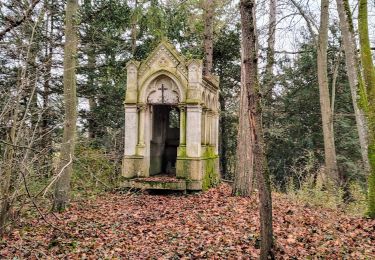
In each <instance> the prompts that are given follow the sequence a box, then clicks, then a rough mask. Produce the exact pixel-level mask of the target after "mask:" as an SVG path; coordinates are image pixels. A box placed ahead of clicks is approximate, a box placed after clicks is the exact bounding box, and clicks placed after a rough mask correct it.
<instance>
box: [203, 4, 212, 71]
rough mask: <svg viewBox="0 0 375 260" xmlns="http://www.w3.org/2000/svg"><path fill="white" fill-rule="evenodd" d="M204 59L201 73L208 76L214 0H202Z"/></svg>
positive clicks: (210, 62) (210, 63) (210, 64)
mask: <svg viewBox="0 0 375 260" xmlns="http://www.w3.org/2000/svg"><path fill="white" fill-rule="evenodd" d="M203 11H204V14H203V21H204V39H203V47H204V59H203V75H205V76H209V75H210V74H211V73H212V64H213V58H212V57H213V37H214V24H213V22H214V21H213V19H214V0H204V10H203Z"/></svg>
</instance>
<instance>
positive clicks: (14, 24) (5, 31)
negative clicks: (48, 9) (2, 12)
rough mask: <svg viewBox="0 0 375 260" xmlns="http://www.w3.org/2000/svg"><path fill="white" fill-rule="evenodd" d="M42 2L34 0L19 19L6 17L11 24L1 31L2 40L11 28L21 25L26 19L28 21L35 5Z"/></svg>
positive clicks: (0, 37) (0, 38)
mask: <svg viewBox="0 0 375 260" xmlns="http://www.w3.org/2000/svg"><path fill="white" fill-rule="evenodd" d="M39 2H40V0H33V1H32V2H31V5H30V6H29V8H28V9H27V10H26V12H25V14H24V15H23V16H22V17H21V18H20V19H18V20H16V21H14V20H12V19H10V18H9V17H6V18H5V19H6V20H7V21H9V23H10V24H9V26H8V27H6V28H5V29H4V30H2V31H0V41H1V40H2V39H3V38H4V36H5V34H6V33H7V32H9V31H11V30H13V29H14V28H16V27H17V26H19V25H21V24H22V23H23V22H24V21H26V20H27V19H28V18H29V17H30V16H31V13H32V12H33V10H34V8H35V6H36V5H37V4H38V3H39Z"/></svg>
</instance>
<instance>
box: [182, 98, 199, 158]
mask: <svg viewBox="0 0 375 260" xmlns="http://www.w3.org/2000/svg"><path fill="white" fill-rule="evenodd" d="M201 116H202V108H201V106H200V105H187V106H186V154H187V156H188V157H200V156H201V129H202V128H201Z"/></svg>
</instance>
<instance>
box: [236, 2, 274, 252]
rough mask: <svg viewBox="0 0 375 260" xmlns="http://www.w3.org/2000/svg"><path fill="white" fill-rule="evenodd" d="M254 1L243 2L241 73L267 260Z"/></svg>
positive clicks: (268, 210)
mask: <svg viewBox="0 0 375 260" xmlns="http://www.w3.org/2000/svg"><path fill="white" fill-rule="evenodd" d="M255 7H256V6H255V0H241V2H240V13H241V28H242V50H243V54H242V55H243V56H242V66H243V69H242V73H243V81H244V84H245V85H246V89H247V101H248V107H247V109H248V110H247V113H248V118H249V124H250V139H251V142H250V146H249V149H251V152H252V153H253V156H254V168H253V169H254V172H255V174H256V179H257V184H258V190H259V201H260V210H259V211H260V231H261V249H260V250H261V252H260V259H268V257H269V256H271V255H272V247H273V229H272V199H271V186H270V179H269V170H268V167H267V159H266V154H265V145H264V139H263V129H262V120H261V118H262V109H261V100H260V90H259V84H258V53H257V47H256V42H257V35H256V26H255Z"/></svg>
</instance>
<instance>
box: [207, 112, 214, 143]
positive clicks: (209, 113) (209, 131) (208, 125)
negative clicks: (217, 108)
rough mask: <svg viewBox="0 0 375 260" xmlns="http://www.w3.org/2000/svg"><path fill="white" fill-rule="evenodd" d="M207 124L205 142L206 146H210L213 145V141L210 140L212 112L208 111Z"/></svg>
mask: <svg viewBox="0 0 375 260" xmlns="http://www.w3.org/2000/svg"><path fill="white" fill-rule="evenodd" d="M207 121H208V124H207V128H208V129H207V130H208V131H207V132H208V140H207V144H208V145H212V144H213V139H212V130H213V129H212V125H213V124H212V121H213V120H212V110H209V111H208V120H207Z"/></svg>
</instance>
